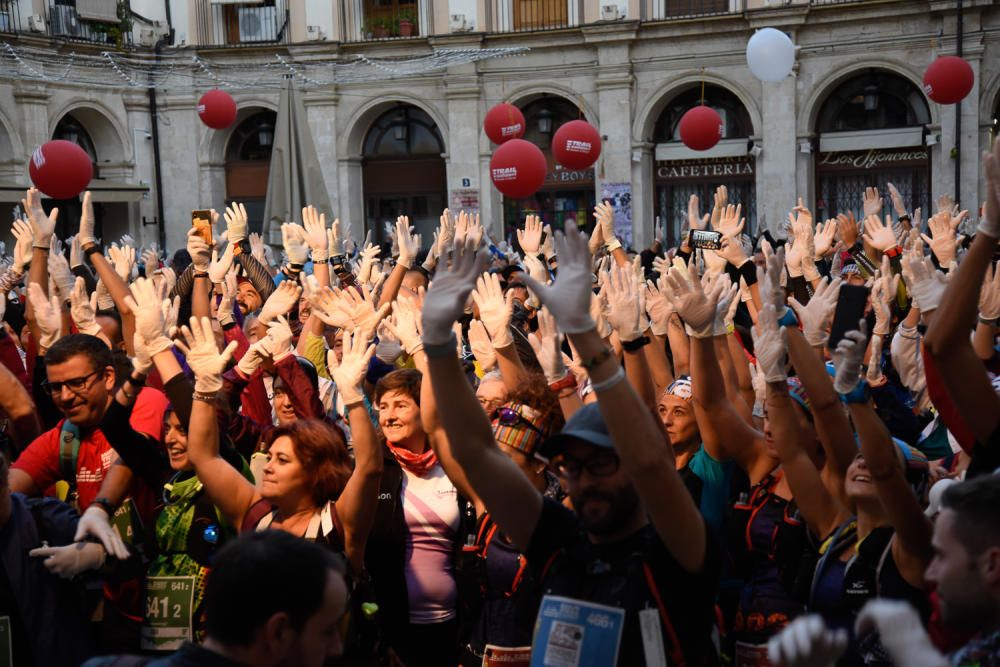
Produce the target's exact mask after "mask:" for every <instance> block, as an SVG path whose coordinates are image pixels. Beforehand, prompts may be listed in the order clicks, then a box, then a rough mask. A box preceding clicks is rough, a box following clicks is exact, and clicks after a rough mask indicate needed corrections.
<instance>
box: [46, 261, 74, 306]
mask: <svg viewBox="0 0 1000 667" xmlns="http://www.w3.org/2000/svg"><path fill="white" fill-rule="evenodd" d="M49 277H51V278H52V281H53V282H54V283H55V284H56V289H58V290H59V296H60V298H62V299H63V300H66V299H68V298H69V295H70V293H71V292H72V291H73V283H74V282H76V281H75V280H74V279H73V278H74V276H73V272H72V271H70V270H69V262H67V261H66V258H65V257H64V256H63V255H62V253H57V252H54V251H53V252H50V253H49Z"/></svg>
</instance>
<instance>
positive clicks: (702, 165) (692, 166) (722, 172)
mask: <svg viewBox="0 0 1000 667" xmlns="http://www.w3.org/2000/svg"><path fill="white" fill-rule="evenodd" d="M753 167H754V161H753V160H752V159H751V158H750V157H744V156H740V157H718V158H709V159H707V160H661V161H660V162H657V163H656V178H657V180H663V181H686V180H694V179H703V178H727V177H729V178H731V177H733V176H753Z"/></svg>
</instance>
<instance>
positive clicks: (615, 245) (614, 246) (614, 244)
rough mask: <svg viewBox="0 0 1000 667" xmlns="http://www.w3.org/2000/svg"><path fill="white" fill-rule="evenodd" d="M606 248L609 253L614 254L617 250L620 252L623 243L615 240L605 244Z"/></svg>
mask: <svg viewBox="0 0 1000 667" xmlns="http://www.w3.org/2000/svg"><path fill="white" fill-rule="evenodd" d="M604 247H605V248H606V249H607V251H608V252H614V251H615V250H618V249H620V248H621V247H622V242H621V241H619V240H618V239H615V240H614V241H611V242H610V243H605V244H604Z"/></svg>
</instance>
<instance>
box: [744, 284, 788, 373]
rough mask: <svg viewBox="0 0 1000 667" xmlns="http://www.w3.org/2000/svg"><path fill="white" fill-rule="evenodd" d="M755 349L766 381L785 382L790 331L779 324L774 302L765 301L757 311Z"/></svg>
mask: <svg viewBox="0 0 1000 667" xmlns="http://www.w3.org/2000/svg"><path fill="white" fill-rule="evenodd" d="M753 351H754V355H756V357H757V369H758V371H760V373H761V374H762V375H763V377H764V381H765V382H784V381H785V380H787V379H788V371H787V369H786V366H787V363H786V362H787V357H788V332H787V331H785V328H784V327H782V326H779V325H778V316H777V313H775V311H774V304H770V303H765V304H764V307H763V308H761V310H760V312H759V313H757V325H756V326H755V327H754V328H753Z"/></svg>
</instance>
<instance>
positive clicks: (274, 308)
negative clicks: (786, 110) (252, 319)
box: [258, 280, 315, 324]
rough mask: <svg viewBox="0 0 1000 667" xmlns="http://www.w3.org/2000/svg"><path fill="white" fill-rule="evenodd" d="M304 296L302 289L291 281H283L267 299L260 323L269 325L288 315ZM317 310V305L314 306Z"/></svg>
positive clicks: (259, 318) (261, 310)
mask: <svg viewBox="0 0 1000 667" xmlns="http://www.w3.org/2000/svg"><path fill="white" fill-rule="evenodd" d="M300 296H302V288H301V287H300V286H299V285H297V284H295V282H293V281H291V280H283V281H281V284H280V285H278V287H277V288H276V289H275V290H274V291H273V292H271V296H269V297H267V301H265V302H264V306H263V307H262V308H261V309H260V317H258V321H259V322H261V323H263V324H268V323H270V322H271V321H272V320H274V318H276V317H279V316H281V315H287V314H288V313H289V312H290V311H291V310H292V308H294V307H295V304H297V303H298V302H299V297H300ZM313 307H314V308H315V304H314V306H313Z"/></svg>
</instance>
